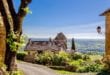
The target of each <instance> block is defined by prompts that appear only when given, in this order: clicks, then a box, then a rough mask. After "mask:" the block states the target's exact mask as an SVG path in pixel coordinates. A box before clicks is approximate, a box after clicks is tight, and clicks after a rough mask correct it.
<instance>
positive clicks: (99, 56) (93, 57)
mask: <svg viewBox="0 0 110 75" xmlns="http://www.w3.org/2000/svg"><path fill="white" fill-rule="evenodd" d="M102 58H103V56H101V55H90V59H91V60H92V61H94V60H101V59H102Z"/></svg>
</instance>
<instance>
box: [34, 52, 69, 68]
mask: <svg viewBox="0 0 110 75" xmlns="http://www.w3.org/2000/svg"><path fill="white" fill-rule="evenodd" d="M69 60H70V59H69V54H68V53H66V52H64V51H60V52H59V53H56V54H55V53H53V52H50V51H46V52H43V53H42V54H38V55H37V56H36V63H38V64H43V65H54V66H64V65H65V64H66V63H67V61H69Z"/></svg>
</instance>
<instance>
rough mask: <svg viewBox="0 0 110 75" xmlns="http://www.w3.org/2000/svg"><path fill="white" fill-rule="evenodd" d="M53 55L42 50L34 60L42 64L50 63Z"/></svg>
mask: <svg viewBox="0 0 110 75" xmlns="http://www.w3.org/2000/svg"><path fill="white" fill-rule="evenodd" d="M53 55H54V54H53V52H50V51H46V52H43V53H42V54H39V55H37V56H36V58H35V62H36V63H38V64H43V65H51V63H52V58H53Z"/></svg>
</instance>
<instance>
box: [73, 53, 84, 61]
mask: <svg viewBox="0 0 110 75" xmlns="http://www.w3.org/2000/svg"><path fill="white" fill-rule="evenodd" d="M71 58H72V60H78V59H82V58H83V56H82V54H81V53H73V54H71Z"/></svg>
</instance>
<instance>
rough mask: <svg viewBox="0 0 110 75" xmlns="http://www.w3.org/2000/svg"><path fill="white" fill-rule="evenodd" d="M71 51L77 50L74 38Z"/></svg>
mask: <svg viewBox="0 0 110 75" xmlns="http://www.w3.org/2000/svg"><path fill="white" fill-rule="evenodd" d="M71 49H72V50H76V48H75V41H74V38H72V47H71Z"/></svg>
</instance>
